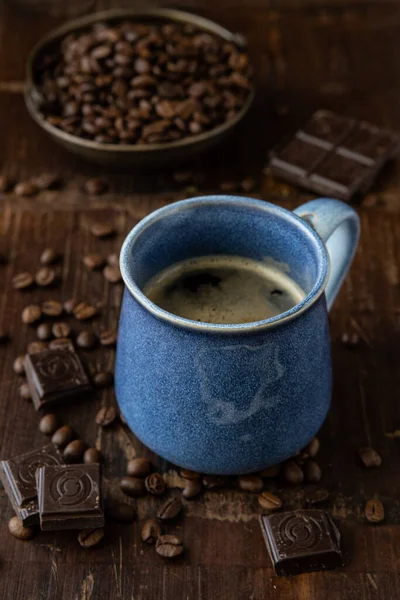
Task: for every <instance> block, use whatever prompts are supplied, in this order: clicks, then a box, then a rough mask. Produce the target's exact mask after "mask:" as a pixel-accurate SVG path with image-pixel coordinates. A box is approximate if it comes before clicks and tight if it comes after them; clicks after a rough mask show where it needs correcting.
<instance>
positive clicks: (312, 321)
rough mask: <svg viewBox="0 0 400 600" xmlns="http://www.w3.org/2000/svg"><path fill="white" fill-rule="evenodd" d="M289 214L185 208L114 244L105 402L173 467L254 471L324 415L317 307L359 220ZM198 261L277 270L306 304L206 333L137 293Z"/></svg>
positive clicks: (254, 203)
mask: <svg viewBox="0 0 400 600" xmlns="http://www.w3.org/2000/svg"><path fill="white" fill-rule="evenodd" d="M296 212H297V214H298V215H299V216H296V215H295V214H293V213H291V212H289V211H286V210H284V209H282V208H279V207H277V206H274V205H272V204H269V203H267V202H262V201H258V200H252V199H248V198H239V197H226V196H212V197H204V198H196V199H192V200H186V201H183V202H177V203H175V204H173V205H170V206H168V207H165V208H163V209H160V210H158V211H156V212H154V213H152V214H151V215H149V216H148V217H146V218H145V219H143V221H141V222H140V223H139V224H138V225H137V226H136V227H135V228H134V229H133V230H132V231H131V232H130V234H129V235H128V237H127V239H126V241H125V243H124V246H123V249H122V252H121V271H122V275H123V278H124V281H125V284H126V289H125V293H124V299H123V304H122V311H121V317H120V325H119V336H118V348H117V361H116V395H117V399H118V402H119V405H120V408H121V411H122V413H123V415H124V417H125V419H126V421H127V423H128V425H129V426H130V428H131V429H132V431H133V432H134V433H135V435H137V436H138V437H139V438H140V439H141V440H142V442H143V443H144V444H146V445H147V446H148V447H149V448H151V449H152V450H154V451H155V452H156V453H157V454H159V455H160V456H162V457H164V458H166V459H168V460H169V461H171V462H173V463H175V464H177V465H179V466H182V467H185V468H189V469H193V470H196V471H201V472H206V473H220V474H234V473H246V472H251V471H257V470H260V469H262V468H264V467H266V466H268V465H272V464H275V463H278V462H281V461H282V460H284V459H286V458H288V457H290V456H292V455H293V454H295V453H296V452H298V451H299V450H300V449H301V448H302V447H304V446H305V445H306V444H307V442H308V441H309V440H310V439H311V438H312V437H313V435H315V433H316V432H317V431H318V429H319V428H320V426H321V424H322V422H323V420H324V418H325V416H326V413H327V411H328V408H329V404H330V398H331V359H330V339H329V329H328V311H327V301H328V304H329V305H331V303H332V302H333V300H334V297H335V295H336V294H337V292H338V290H339V288H340V285H341V283H342V281H343V278H344V276H345V274H346V272H347V269H348V267H349V265H350V263H351V260H352V258H353V255H354V252H355V249H356V245H357V241H358V235H359V221H358V217H357V215H356V213H355V212H354V211H353V210H352V209H351V208H350V207H348V206H347V205H345V204H343V203H341V202H338V201H336V200H329V199H321V200H316V201H313V202H310V203H308V204H306V205H304V206H302V207H300V208H299V209H297V211H296ZM300 217H302V218H300ZM314 228H315V229H316V230H317V231H318V232H319V234H320V235H318V234H317V233H316V232H315V230H314ZM320 236H321V237H320ZM323 240H324V241H325V242H326V245H327V246H325V244H324V242H323ZM327 248H328V251H329V254H328V251H327ZM206 254H232V255H241V256H248V257H250V258H254V259H256V260H263V259H265V258H268V259H273V260H275V261H279V262H280V263H284V265H286V268H287V269H288V272H289V275H290V276H291V277H292V278H293V279H294V280H295V281H296V282H297V283H298V284H299V285H300V286H301V287H302V288H303V289H304V290H305V292H306V297H305V298H304V300H302V302H300V303H299V304H298V305H296V306H295V307H294V308H292V309H291V310H289V311H287V312H285V313H283V314H281V315H279V316H277V317H273V318H271V319H266V320H264V321H258V322H255V323H245V324H241V325H216V324H206V323H198V322H196V321H190V320H187V319H183V318H180V317H177V316H175V315H171V314H170V313H168V312H166V311H163V310H162V309H160V308H159V307H157V306H156V305H154V304H153V303H152V302H150V301H149V300H148V299H147V298H146V297H145V296H144V295H143V293H142V292H141V288H142V287H143V286H144V285H145V283H146V282H147V281H148V279H149V278H150V277H152V276H153V275H155V274H156V273H158V272H159V271H160V270H161V269H163V268H165V267H166V266H168V265H170V264H172V263H175V262H176V261H178V260H183V259H185V258H189V257H194V256H201V255H206ZM329 255H330V256H331V258H332V273H331V277H330V279H329ZM328 281H329V283H328ZM327 284H328V287H327V293H326V296H327V301H326V296H325V293H324V289H325V287H326V286H327Z"/></svg>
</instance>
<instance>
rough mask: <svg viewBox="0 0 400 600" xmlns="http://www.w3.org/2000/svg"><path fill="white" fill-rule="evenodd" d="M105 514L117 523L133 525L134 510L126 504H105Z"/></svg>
mask: <svg viewBox="0 0 400 600" xmlns="http://www.w3.org/2000/svg"><path fill="white" fill-rule="evenodd" d="M106 514H107V516H108V517H110V519H113V520H114V521H117V522H118V523H133V521H134V520H135V519H136V509H135V507H134V506H133V505H132V504H128V503H127V502H116V501H112V502H110V503H107V504H106Z"/></svg>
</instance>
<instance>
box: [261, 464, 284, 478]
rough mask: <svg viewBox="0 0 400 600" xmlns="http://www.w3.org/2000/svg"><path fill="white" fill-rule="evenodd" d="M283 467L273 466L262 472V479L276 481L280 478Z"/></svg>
mask: <svg viewBox="0 0 400 600" xmlns="http://www.w3.org/2000/svg"><path fill="white" fill-rule="evenodd" d="M281 466H282V465H273V466H272V467H267V468H266V469H263V470H262V471H260V477H264V478H265V479H274V478H275V477H278V475H279V473H280V472H281Z"/></svg>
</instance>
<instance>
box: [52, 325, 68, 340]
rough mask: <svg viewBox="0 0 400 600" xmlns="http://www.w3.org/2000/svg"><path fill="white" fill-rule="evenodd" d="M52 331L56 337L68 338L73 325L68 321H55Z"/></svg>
mask: <svg viewBox="0 0 400 600" xmlns="http://www.w3.org/2000/svg"><path fill="white" fill-rule="evenodd" d="M51 331H52V333H53V335H54V337H55V338H67V337H68V336H69V335H70V333H71V326H70V325H68V323H64V322H63V321H60V322H59V323H54V325H53V327H52V329H51Z"/></svg>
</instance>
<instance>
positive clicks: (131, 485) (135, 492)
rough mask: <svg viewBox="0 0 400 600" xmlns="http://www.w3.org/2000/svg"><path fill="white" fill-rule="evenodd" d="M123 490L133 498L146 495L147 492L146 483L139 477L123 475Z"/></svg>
mask: <svg viewBox="0 0 400 600" xmlns="http://www.w3.org/2000/svg"><path fill="white" fill-rule="evenodd" d="M121 490H122V491H123V492H125V494H127V495H128V496H131V497H132V498H137V497H139V496H144V495H145V493H146V487H145V483H144V481H143V479H140V478H139V477H128V476H125V477H122V479H121Z"/></svg>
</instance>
